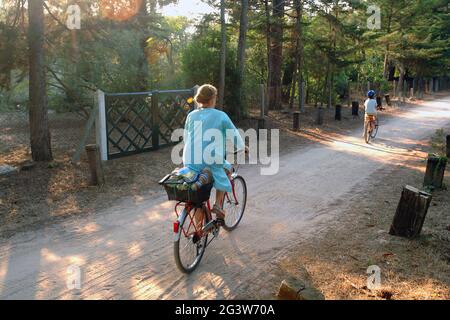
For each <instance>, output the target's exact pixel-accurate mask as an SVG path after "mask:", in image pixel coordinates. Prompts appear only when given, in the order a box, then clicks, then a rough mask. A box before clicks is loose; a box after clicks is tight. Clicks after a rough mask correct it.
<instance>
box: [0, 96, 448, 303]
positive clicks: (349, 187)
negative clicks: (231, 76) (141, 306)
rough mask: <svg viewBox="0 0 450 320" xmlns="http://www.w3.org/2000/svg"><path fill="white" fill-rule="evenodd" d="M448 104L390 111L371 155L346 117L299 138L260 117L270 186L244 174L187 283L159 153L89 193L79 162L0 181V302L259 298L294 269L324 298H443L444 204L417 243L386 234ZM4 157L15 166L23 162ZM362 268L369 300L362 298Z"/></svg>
mask: <svg viewBox="0 0 450 320" xmlns="http://www.w3.org/2000/svg"><path fill="white" fill-rule="evenodd" d="M447 94H448V93H447ZM437 98H438V99H441V100H442V99H444V97H443V95H441V96H438V97H437ZM449 104H450V99H449V98H448V97H447V98H445V99H444V100H442V102H437V103H436V102H434V103H432V102H430V99H428V101H419V102H418V103H417V104H407V105H404V106H403V107H398V108H389V109H388V110H386V111H385V112H383V113H382V114H381V119H380V120H381V127H380V133H379V136H378V137H377V139H376V140H375V141H374V143H373V144H372V145H369V146H367V145H365V144H364V143H362V141H361V140H362V138H361V137H360V135H361V132H360V131H361V125H362V120H361V119H353V118H352V117H351V116H349V115H350V110H349V109H347V108H345V109H344V110H343V115H344V118H343V121H340V122H338V121H335V120H334V111H333V110H329V111H327V112H326V114H325V124H324V126H322V127H321V128H320V129H317V128H315V125H314V120H313V119H314V108H308V110H307V113H306V114H303V115H302V116H301V119H302V120H301V130H300V131H299V132H294V131H292V130H290V128H291V125H292V119H291V117H290V115H289V114H285V113H281V112H272V113H271V115H270V117H269V121H268V127H269V128H271V127H272V128H275V127H277V128H281V129H282V130H281V132H280V150H281V163H280V173H279V174H278V176H276V177H272V178H270V183H267V181H268V180H267V179H268V178H267V177H263V176H260V175H259V174H258V173H257V172H256V170H258V168H249V167H243V168H242V174H243V175H244V176H245V177H246V179H247V182H248V185H249V192H250V194H249V203H248V209H247V211H248V212H246V216H245V217H244V220H243V222H242V223H241V225H240V227H239V228H238V229H237V230H236V232H233V233H230V234H227V233H225V232H223V233H221V238H219V239H218V240H217V241H216V242H217V243H216V244H215V245H214V247H215V249H214V250H210V251H211V252H209V251H208V252H207V254H206V255H205V258H204V260H203V261H202V265H201V266H200V267H199V269H198V271H197V272H196V273H195V274H193V275H191V276H190V277H188V278H186V277H185V276H183V275H181V274H179V273H178V271H177V270H176V268H175V267H174V263H173V261H172V260H173V258H172V256H171V254H172V250H171V240H170V239H171V233H170V231H169V230H170V222H171V221H172V219H173V217H172V216H171V210H172V204H171V203H169V202H166V201H165V198H164V193H163V192H162V191H161V190H160V189H159V187H158V185H157V184H156V182H157V181H158V180H159V179H160V178H161V176H162V175H164V173H166V172H168V171H170V170H171V169H172V168H173V164H172V163H171V161H170V157H169V155H170V150H169V149H162V150H159V151H157V152H151V153H146V154H141V155H137V156H133V157H128V158H122V159H118V160H114V161H111V162H109V163H108V165H107V166H106V168H105V170H106V177H107V184H106V185H105V186H104V187H102V188H96V187H89V186H88V185H87V179H88V174H87V167H86V165H85V164H83V162H82V164H81V165H80V166H77V167H73V166H72V165H70V164H68V161H67V160H68V159H63V158H56V159H55V163H54V164H52V165H50V166H49V165H37V166H36V167H34V168H33V169H31V170H29V171H21V172H20V173H19V174H17V175H16V176H13V177H10V178H7V179H5V178H1V179H2V180H0V204H1V206H0V208H1V209H0V234H1V235H2V237H3V240H1V241H0V258H1V259H0V297H2V298H17V297H20V298H75V299H78V298H111V299H118V298H136V299H145V298H151V299H156V298H271V297H273V296H274V294H275V292H276V289H277V286H278V285H279V283H280V281H281V280H282V279H283V278H284V277H285V276H287V275H289V274H293V275H298V276H302V272H303V270H306V272H307V273H308V274H309V277H310V278H311V282H312V284H313V285H314V286H316V287H317V288H318V289H320V290H321V291H322V292H323V293H324V295H325V297H326V298H327V299H387V298H389V299H449V298H450V295H449V293H450V279H449V272H448V270H449V255H450V252H449V251H448V250H449V247H450V246H449V243H450V239H449V237H450V236H449V235H450V232H449V231H448V226H449V224H450V221H449V216H448V212H450V197H449V191H447V190H443V191H437V192H435V193H434V194H433V202H432V206H431V208H430V210H429V213H428V216H427V219H426V221H425V225H424V229H423V233H422V236H421V237H420V238H419V239H416V240H404V239H401V238H395V237H391V236H389V235H388V234H387V231H388V229H389V225H390V222H391V220H392V217H393V214H394V212H395V207H396V205H397V202H398V199H399V197H400V192H401V188H402V187H403V185H404V184H410V185H413V186H417V187H420V186H421V180H422V178H423V171H424V168H425V161H424V159H425V158H426V155H427V153H428V152H429V151H430V146H429V137H430V136H431V134H433V131H434V130H435V129H438V128H440V127H444V128H446V129H450V126H449V125H450V118H448V114H449V109H448V108H449ZM421 105H424V106H421ZM428 108H432V112H433V113H431V111H427V110H428ZM253 125H254V123H252V121H246V122H243V123H242V124H241V125H240V127H243V128H244V129H245V128H246V127H251V126H253ZM2 157H3V158H2V159H0V160H1V162H6V163H10V164H13V165H17V164H19V163H21V162H22V161H24V160H25V159H26V158H27V157H28V155H27V152H26V150H24V151H23V152H22V153H21V152H20V151H17V152H16V157H5V155H4V154H3V155H2ZM131 161H132V162H131ZM130 163H132V165H131V164H130ZM445 179H446V180H445V181H446V184H447V185H450V177H449V174H448V173H447V175H446V178H445ZM293 185H295V186H296V188H292V186H293ZM274 190H280V192H274ZM281 191H282V192H281ZM130 195H131V197H130ZM286 199H289V201H286ZM161 230H167V232H161ZM262 231H263V232H262ZM71 264H76V265H79V266H80V267H82V268H83V288H82V290H80V291H75V292H74V291H70V290H68V289H67V288H66V287H65V277H66V275H67V271H66V268H67V266H69V265H71ZM374 264H375V265H378V266H379V267H380V268H381V276H382V290H380V291H371V290H368V289H367V287H366V279H367V274H366V270H367V267H368V266H369V265H374ZM224 266H225V267H224ZM263 274H264V275H265V276H264V277H262V275H263Z"/></svg>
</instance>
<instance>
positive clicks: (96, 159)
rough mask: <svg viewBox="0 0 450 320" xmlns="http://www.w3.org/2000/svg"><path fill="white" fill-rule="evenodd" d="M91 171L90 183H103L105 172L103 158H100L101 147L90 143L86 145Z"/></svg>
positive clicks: (95, 184) (94, 184)
mask: <svg viewBox="0 0 450 320" xmlns="http://www.w3.org/2000/svg"><path fill="white" fill-rule="evenodd" d="M85 149H86V153H87V158H88V162H89V169H90V171H91V181H90V184H91V185H93V186H97V185H103V184H104V183H105V176H104V174H103V166H102V160H101V159H100V150H99V149H100V148H99V146H98V145H96V144H88V145H86V147H85Z"/></svg>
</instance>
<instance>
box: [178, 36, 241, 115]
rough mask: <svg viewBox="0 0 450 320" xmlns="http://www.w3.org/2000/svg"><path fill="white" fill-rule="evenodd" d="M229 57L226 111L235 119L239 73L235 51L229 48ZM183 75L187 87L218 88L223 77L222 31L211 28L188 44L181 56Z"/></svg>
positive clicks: (232, 47)
mask: <svg viewBox="0 0 450 320" xmlns="http://www.w3.org/2000/svg"><path fill="white" fill-rule="evenodd" d="M226 57H227V61H228V63H227V64H226V70H225V74H226V78H225V88H226V90H225V96H224V103H225V110H226V111H228V112H229V113H230V114H231V115H232V116H233V115H234V114H233V113H234V108H233V107H234V106H235V104H236V103H237V101H238V99H239V97H238V93H237V90H236V83H237V77H238V74H237V69H236V65H235V63H233V62H234V61H236V48H235V47H234V46H227V51H226ZM181 61H182V72H183V78H184V81H185V85H186V86H189V87H191V86H194V85H196V84H198V85H202V84H204V83H210V84H212V85H214V86H216V87H218V84H219V75H220V70H219V67H220V63H219V61H220V31H219V30H217V29H213V28H210V29H208V30H207V31H206V32H204V33H203V34H201V35H198V36H197V37H194V39H193V40H192V41H191V42H190V43H189V45H188V46H187V47H186V49H185V50H184V51H183V53H182V58H181Z"/></svg>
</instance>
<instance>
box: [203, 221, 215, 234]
mask: <svg viewBox="0 0 450 320" xmlns="http://www.w3.org/2000/svg"><path fill="white" fill-rule="evenodd" d="M215 226H216V221H215V220H211V221H209V222H208V223H207V224H205V226H204V227H203V229H202V231H203V232H207V231H209V230H211V229H212V228H214V227H215Z"/></svg>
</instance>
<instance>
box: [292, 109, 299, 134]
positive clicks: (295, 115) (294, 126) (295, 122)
mask: <svg viewBox="0 0 450 320" xmlns="http://www.w3.org/2000/svg"><path fill="white" fill-rule="evenodd" d="M292 115H293V123H292V129H293V130H294V131H298V130H299V128H300V111H295V112H294V113H292Z"/></svg>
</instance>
